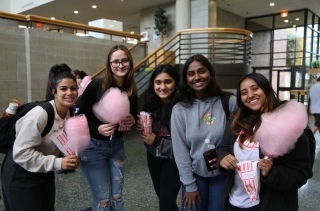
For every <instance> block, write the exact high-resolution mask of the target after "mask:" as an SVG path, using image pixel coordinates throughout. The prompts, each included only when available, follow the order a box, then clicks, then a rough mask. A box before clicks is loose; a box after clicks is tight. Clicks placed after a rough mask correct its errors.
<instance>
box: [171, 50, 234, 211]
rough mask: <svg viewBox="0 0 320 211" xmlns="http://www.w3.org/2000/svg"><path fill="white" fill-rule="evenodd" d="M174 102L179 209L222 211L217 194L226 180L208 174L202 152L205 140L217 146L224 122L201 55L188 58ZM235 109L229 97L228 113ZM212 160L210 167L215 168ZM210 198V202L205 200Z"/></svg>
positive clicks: (218, 95) (212, 74)
mask: <svg viewBox="0 0 320 211" xmlns="http://www.w3.org/2000/svg"><path fill="white" fill-rule="evenodd" d="M181 80H182V81H181V83H180V87H179V91H178V98H179V99H178V101H179V103H177V104H176V105H175V106H174V108H173V110H172V116H171V136H172V145H173V153H174V157H175V160H176V163H177V166H178V170H179V175H180V180H181V182H182V184H183V185H182V196H183V202H182V210H183V211H184V210H197V211H213V210H214V211H222V210H223V205H222V203H221V198H220V195H221V191H222V188H223V185H224V181H225V179H226V177H225V176H224V175H220V173H219V171H218V170H217V169H216V170H213V171H210V172H209V171H208V170H207V167H206V164H205V160H204V157H203V153H204V151H205V140H206V139H209V140H210V142H211V144H215V146H216V147H218V146H219V145H220V143H221V140H222V135H223V132H224V128H225V125H226V122H227V117H226V115H225V113H224V109H223V106H222V101H221V97H222V96H223V91H222V89H221V87H220V86H219V84H218V83H217V80H216V75H215V71H214V69H213V67H212V65H211V63H210V62H209V61H208V59H206V58H205V57H204V56H202V55H200V54H197V55H194V56H191V57H190V58H189V59H188V60H187V61H186V63H185V65H184V68H183V71H182V78H181ZM234 110H236V97H235V96H230V99H229V111H230V112H233V111H234ZM215 161H216V160H215V159H214V160H212V163H211V164H212V166H214V167H216V164H215ZM209 199H210V200H209Z"/></svg>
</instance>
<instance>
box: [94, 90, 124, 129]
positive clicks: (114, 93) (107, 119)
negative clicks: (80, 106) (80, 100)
mask: <svg viewBox="0 0 320 211" xmlns="http://www.w3.org/2000/svg"><path fill="white" fill-rule="evenodd" d="M129 110H130V102H129V99H128V94H127V93H126V92H121V91H120V90H119V89H118V88H113V87H111V88H110V89H109V90H108V91H107V92H106V93H104V94H103V96H102V98H101V99H100V101H99V102H97V103H96V104H94V105H93V108H92V112H93V114H94V115H95V116H96V117H97V118H98V119H99V120H100V121H101V122H104V123H115V124H117V123H120V121H121V120H123V119H124V118H125V117H126V116H127V114H128V112H129Z"/></svg>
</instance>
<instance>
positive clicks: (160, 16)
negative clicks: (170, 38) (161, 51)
mask: <svg viewBox="0 0 320 211" xmlns="http://www.w3.org/2000/svg"><path fill="white" fill-rule="evenodd" d="M165 13H166V11H165V10H164V9H162V8H159V9H158V10H156V11H155V13H154V23H155V25H156V26H155V27H154V30H155V33H156V35H158V36H159V35H160V37H161V45H163V41H164V35H166V34H167V30H168V28H169V27H171V24H170V23H169V21H168V18H167V17H166V16H165V15H164V14H165Z"/></svg>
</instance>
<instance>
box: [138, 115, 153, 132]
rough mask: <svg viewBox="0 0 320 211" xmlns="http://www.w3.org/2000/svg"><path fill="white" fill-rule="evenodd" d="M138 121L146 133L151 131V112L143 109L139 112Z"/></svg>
mask: <svg viewBox="0 0 320 211" xmlns="http://www.w3.org/2000/svg"><path fill="white" fill-rule="evenodd" d="M140 123H141V125H142V127H143V131H144V132H145V133H147V134H151V133H152V119H151V114H150V113H148V112H145V111H141V112H140Z"/></svg>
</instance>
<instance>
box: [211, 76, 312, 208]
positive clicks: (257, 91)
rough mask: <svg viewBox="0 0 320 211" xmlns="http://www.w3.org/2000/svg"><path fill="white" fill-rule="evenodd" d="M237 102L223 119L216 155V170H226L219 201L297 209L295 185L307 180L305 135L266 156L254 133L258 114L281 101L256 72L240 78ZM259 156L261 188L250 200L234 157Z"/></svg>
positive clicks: (228, 204) (238, 205)
mask: <svg viewBox="0 0 320 211" xmlns="http://www.w3.org/2000/svg"><path fill="white" fill-rule="evenodd" d="M237 102H238V107H239V108H238V110H237V111H236V112H235V114H234V117H233V118H231V119H230V120H229V122H228V123H227V127H226V131H225V133H224V136H223V142H222V144H221V145H220V148H219V151H218V158H217V163H218V164H219V169H220V171H221V172H223V173H228V179H227V180H226V183H225V187H224V189H223V193H222V201H223V203H224V204H225V205H226V207H227V210H231V211H240V210H241V211H269V210H275V211H283V210H290V211H297V210H298V189H299V188H300V187H301V186H302V185H303V184H305V183H306V182H307V179H308V175H307V172H308V168H309V163H310V158H309V153H308V152H309V145H308V140H307V137H306V135H305V134H302V135H301V136H300V138H299V139H298V140H297V142H296V144H295V148H294V149H293V150H292V151H290V152H288V153H287V154H285V155H283V156H279V157H277V158H274V159H270V158H272V155H268V157H269V158H267V157H265V155H263V154H262V153H261V151H260V146H259V142H257V141H256V140H255V139H254V137H255V134H256V133H257V131H259V128H260V126H261V115H262V114H264V113H267V112H273V111H275V109H277V108H278V107H279V106H280V105H281V104H283V103H284V102H281V101H280V100H279V99H278V97H277V95H276V94H275V92H274V91H273V89H272V87H271V84H270V83H269V81H268V80H267V79H266V78H265V77H264V76H263V75H261V74H257V73H250V74H248V75H245V76H244V77H243V78H242V79H241V80H240V82H239V84H238V87H237ZM293 115H294V114H293ZM287 124H290V123H289V122H288V123H287ZM241 131H242V132H241ZM285 141H286V140H283V142H285ZM259 158H260V161H259V163H258V168H259V169H260V184H261V188H260V192H259V195H258V196H257V198H256V200H255V202H252V201H251V200H250V198H249V194H248V193H247V192H246V190H245V187H244V185H243V183H242V181H241V178H240V177H239V175H238V173H237V172H236V171H235V170H236V169H237V163H238V161H246V160H259ZM262 158H263V159H262Z"/></svg>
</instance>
